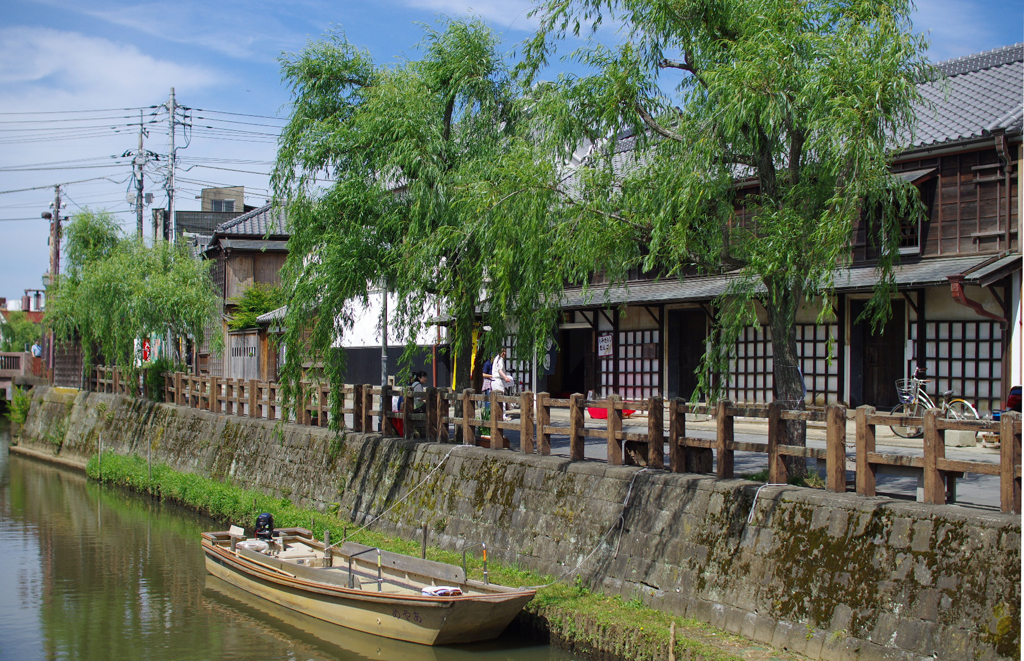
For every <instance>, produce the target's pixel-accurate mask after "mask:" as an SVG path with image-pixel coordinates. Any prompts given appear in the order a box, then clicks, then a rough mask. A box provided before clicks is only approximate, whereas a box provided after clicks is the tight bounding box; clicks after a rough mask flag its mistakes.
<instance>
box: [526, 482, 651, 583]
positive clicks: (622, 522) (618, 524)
mask: <svg viewBox="0 0 1024 661" xmlns="http://www.w3.org/2000/svg"><path fill="white" fill-rule="evenodd" d="M649 470H650V469H649V468H641V469H640V470H638V471H637V472H636V473H633V479H631V480H630V481H629V489H627V490H626V498H625V500H623V501H622V511H621V512H619V518H618V519H616V521H615V523H613V524H612V525H611V527H610V528H608V530H607V531H606V532H605V533H604V534H603V535H601V537H599V538H598V540H597V543H596V544H594V548H593V549H591V551H590V553H588V554H587V555H586V556H584V557H583V558H582V559H581V560H580V561H579V562H577V563H576V566H575V567H573V568H572V569H569V570H567V571H564V572H562V573H561V574H560V575H559V576H558V578H556V579H555V580H553V581H551V582H550V583H545V584H544V585H527V586H524V587H522V588H520V589H521V590H540V589H541V588H546V587H548V586H551V585H554V584H555V583H558V582H560V581H562V579H565V578H567V577H569V576H572V575H573V574H575V573H576V572H577V571H578V570H579V568H580V567H582V566H583V563H584V562H586V561H587V560H590V558H591V557H592V556H593V555H594V554H595V553H597V552H598V550H600V548H601V542H603V541H605V539H607V537H608V536H609V535H611V534H612V533H613V532H614V531H615V529H616V528H618V529H619V539H618V541H617V542H616V544H615V555H616V556H618V554H619V543H620V542H622V532H623V530H624V529H625V527H626V510H627V508H628V507H629V499H630V498H631V497H632V496H633V484H634V483H636V478H637V477H639V476H640V473H646V472H647V471H649ZM613 557H614V556H613Z"/></svg>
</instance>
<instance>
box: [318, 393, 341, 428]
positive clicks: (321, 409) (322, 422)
mask: <svg viewBox="0 0 1024 661" xmlns="http://www.w3.org/2000/svg"><path fill="white" fill-rule="evenodd" d="M328 392H329V391H328V390H326V389H325V386H324V384H323V383H321V384H319V385H317V389H316V405H317V412H316V418H317V423H318V425H319V426H320V427H327V426H328V425H329V424H330V423H329V422H328V420H327V409H328V408H329V406H328V403H327V395H328ZM344 392H345V391H344V390H343V391H342V395H341V396H342V408H345V405H344V397H345V395H344ZM342 427H344V425H342Z"/></svg>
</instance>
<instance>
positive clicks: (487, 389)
mask: <svg viewBox="0 0 1024 661" xmlns="http://www.w3.org/2000/svg"><path fill="white" fill-rule="evenodd" d="M493 367H494V363H493V362H492V361H491V359H490V358H488V359H487V360H485V361H484V364H483V366H482V367H481V368H480V372H481V375H482V376H483V377H484V382H483V387H482V388H481V389H480V391H481V392H482V393H483V394H484V397H486V399H484V408H485V409H489V408H491V378H492V376H491V375H492V372H493Z"/></svg>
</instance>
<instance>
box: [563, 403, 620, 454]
mask: <svg viewBox="0 0 1024 661" xmlns="http://www.w3.org/2000/svg"><path fill="white" fill-rule="evenodd" d="M584 449H585V445H584V442H583V395H581V394H580V393H578V392H577V393H573V394H572V395H570V396H569V459H570V460H572V461H582V460H583V459H584V458H585V454H586V453H585V452H584ZM608 460H609V463H610V462H611V457H609V458H608Z"/></svg>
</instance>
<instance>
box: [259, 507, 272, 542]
mask: <svg viewBox="0 0 1024 661" xmlns="http://www.w3.org/2000/svg"><path fill="white" fill-rule="evenodd" d="M255 533H256V539H266V540H269V539H271V538H272V537H273V536H274V515H273V514H270V513H268V512H264V513H263V514H260V515H259V516H258V517H256V529H255Z"/></svg>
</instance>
